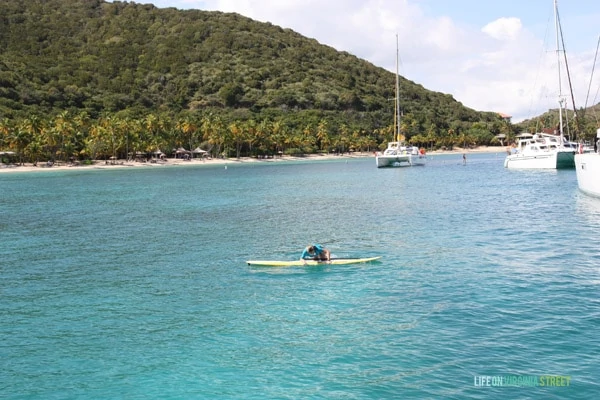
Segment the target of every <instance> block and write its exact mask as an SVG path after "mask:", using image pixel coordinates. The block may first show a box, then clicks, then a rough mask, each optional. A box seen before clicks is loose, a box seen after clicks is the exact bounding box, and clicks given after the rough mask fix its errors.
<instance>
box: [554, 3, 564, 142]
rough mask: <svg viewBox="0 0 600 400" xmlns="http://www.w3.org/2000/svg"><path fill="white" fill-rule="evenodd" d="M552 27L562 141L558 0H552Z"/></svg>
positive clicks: (561, 137) (561, 139) (559, 126)
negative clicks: (554, 33) (554, 34)
mask: <svg viewBox="0 0 600 400" xmlns="http://www.w3.org/2000/svg"><path fill="white" fill-rule="evenodd" d="M554 29H555V30H556V69H557V70H558V130H559V133H560V142H561V143H562V142H563V136H564V135H563V120H562V109H563V103H564V99H563V96H562V85H561V80H562V79H561V75H560V40H559V32H560V26H559V21H558V0H554Z"/></svg>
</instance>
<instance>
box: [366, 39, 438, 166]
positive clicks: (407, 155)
mask: <svg viewBox="0 0 600 400" xmlns="http://www.w3.org/2000/svg"><path fill="white" fill-rule="evenodd" d="M394 103H395V107H394V109H395V111H394V138H393V139H392V140H393V141H391V142H389V143H388V145H387V148H386V149H385V151H384V152H383V153H379V152H378V153H377V155H376V156H375V162H376V163H377V168H383V167H400V166H402V165H409V166H410V165H424V164H425V162H426V161H427V157H426V156H425V151H423V150H419V148H417V147H415V146H410V145H407V144H406V143H405V142H404V141H403V140H402V139H403V136H402V134H401V133H400V84H399V75H398V35H396V97H395V99H394Z"/></svg>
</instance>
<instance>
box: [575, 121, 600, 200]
mask: <svg viewBox="0 0 600 400" xmlns="http://www.w3.org/2000/svg"><path fill="white" fill-rule="evenodd" d="M575 171H576V174H577V186H578V187H579V190H581V191H582V192H583V193H585V194H587V195H590V196H595V197H600V129H598V130H597V132H596V145H595V146H594V151H593V152H587V153H586V152H584V151H583V147H582V148H581V152H580V153H578V154H575Z"/></svg>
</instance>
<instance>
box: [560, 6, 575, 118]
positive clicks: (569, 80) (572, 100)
mask: <svg viewBox="0 0 600 400" xmlns="http://www.w3.org/2000/svg"><path fill="white" fill-rule="evenodd" d="M556 18H557V20H558V28H559V31H560V41H561V43H562V51H563V57H564V59H565V69H566V70H567V81H568V82H569V92H570V94H571V102H572V103H573V112H574V113H575V118H577V107H575V96H574V95H573V85H572V84H571V73H570V72H569V63H568V62H567V50H566V49H565V38H564V36H563V31H562V25H561V23H560V15H559V13H558V10H556Z"/></svg>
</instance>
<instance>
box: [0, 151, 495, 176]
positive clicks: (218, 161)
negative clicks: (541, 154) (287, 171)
mask: <svg viewBox="0 0 600 400" xmlns="http://www.w3.org/2000/svg"><path fill="white" fill-rule="evenodd" d="M504 152H505V148H504V147H499V146H479V147H477V148H474V149H461V148H455V149H453V150H437V151H432V152H430V153H427V155H448V154H456V155H460V154H463V153H464V154H478V153H504ZM367 157H375V153H374V152H353V153H345V154H342V155H337V154H309V155H306V156H302V157H298V156H278V157H273V158H254V157H241V158H239V159H237V158H203V159H201V158H194V159H191V160H183V159H180V158H166V159H164V160H154V161H148V162H140V161H126V160H116V161H110V160H107V161H105V160H95V161H93V163H92V164H90V165H85V164H77V165H75V164H63V163H61V164H58V165H57V164H54V165H52V166H50V167H48V166H47V164H46V163H45V162H42V163H39V165H38V166H34V165H33V164H31V163H25V164H24V165H17V164H10V165H6V164H1V165H0V173H10V172H33V171H61V170H62V171H64V170H107V169H121V168H161V167H176V166H181V165H187V166H190V165H227V164H233V165H235V164H247V163H279V162H289V161H314V160H337V159H340V158H367Z"/></svg>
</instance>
